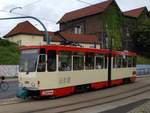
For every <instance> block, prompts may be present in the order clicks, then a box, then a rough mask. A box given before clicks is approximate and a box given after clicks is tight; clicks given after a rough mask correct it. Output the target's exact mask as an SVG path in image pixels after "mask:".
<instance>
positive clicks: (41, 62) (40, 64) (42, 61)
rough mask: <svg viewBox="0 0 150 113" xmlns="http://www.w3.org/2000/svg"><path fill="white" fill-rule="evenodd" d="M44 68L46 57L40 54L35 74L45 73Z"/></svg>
mask: <svg viewBox="0 0 150 113" xmlns="http://www.w3.org/2000/svg"><path fill="white" fill-rule="evenodd" d="M45 67H46V55H45V54H41V55H39V61H38V67H37V72H45V69H46V68H45Z"/></svg>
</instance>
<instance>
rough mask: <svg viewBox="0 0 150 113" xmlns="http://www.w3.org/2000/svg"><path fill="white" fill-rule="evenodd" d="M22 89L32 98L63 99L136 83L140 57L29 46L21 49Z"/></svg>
mask: <svg viewBox="0 0 150 113" xmlns="http://www.w3.org/2000/svg"><path fill="white" fill-rule="evenodd" d="M20 51H21V56H20V66H19V76H18V80H19V87H20V88H22V89H24V90H25V91H26V92H27V96H30V97H35V96H37V97H43V96H44V97H47V96H50V97H61V96H66V95H70V94H73V93H76V92H83V91H88V90H96V89H101V88H105V87H110V86H109V84H108V62H109V61H108V60H109V58H108V56H109V54H111V81H110V83H111V84H110V85H111V86H116V85H121V84H124V83H129V82H134V81H135V79H136V68H135V66H136V53H133V52H129V51H124V52H123V51H109V50H107V49H95V48H81V47H73V46H64V45H45V46H44V45H43V46H28V47H22V48H21V49H20Z"/></svg>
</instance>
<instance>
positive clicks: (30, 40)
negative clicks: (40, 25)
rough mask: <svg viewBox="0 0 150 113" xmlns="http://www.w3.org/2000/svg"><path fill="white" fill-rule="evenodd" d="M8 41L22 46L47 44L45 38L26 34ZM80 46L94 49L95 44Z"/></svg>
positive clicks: (57, 43)
mask: <svg viewBox="0 0 150 113" xmlns="http://www.w3.org/2000/svg"><path fill="white" fill-rule="evenodd" d="M7 40H9V41H11V42H14V43H17V44H18V45H20V46H33V45H45V44H46V42H45V41H43V36H38V35H24V34H19V35H14V36H11V37H9V38H7ZM51 44H56V45H59V44H60V42H51ZM80 45H81V46H82V47H84V48H93V47H94V44H90V43H80ZM96 48H97V49H100V44H97V45H96Z"/></svg>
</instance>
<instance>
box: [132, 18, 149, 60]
mask: <svg viewBox="0 0 150 113" xmlns="http://www.w3.org/2000/svg"><path fill="white" fill-rule="evenodd" d="M133 42H134V49H135V50H136V52H137V53H138V54H140V55H144V56H146V57H150V18H148V19H146V20H144V21H143V22H142V23H141V24H140V25H139V26H138V29H137V30H136V31H135V33H134V34H133Z"/></svg>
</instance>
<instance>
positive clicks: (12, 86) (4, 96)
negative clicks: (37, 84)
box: [0, 81, 18, 100]
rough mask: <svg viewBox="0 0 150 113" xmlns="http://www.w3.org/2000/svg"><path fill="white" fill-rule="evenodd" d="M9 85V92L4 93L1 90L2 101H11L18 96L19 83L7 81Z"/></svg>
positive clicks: (0, 97) (0, 98)
mask: <svg viewBox="0 0 150 113" xmlns="http://www.w3.org/2000/svg"><path fill="white" fill-rule="evenodd" d="M7 82H8V84H9V88H8V90H7V91H2V90H1V89H0V100H2V99H9V98H13V97H15V96H16V91H17V88H18V82H17V81H7Z"/></svg>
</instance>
